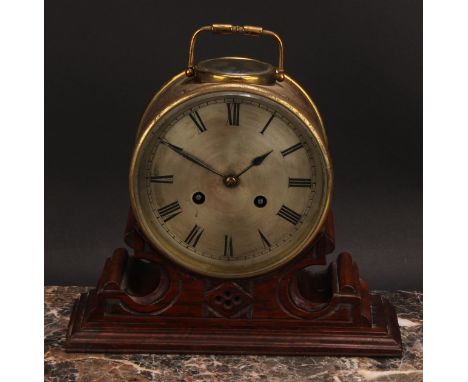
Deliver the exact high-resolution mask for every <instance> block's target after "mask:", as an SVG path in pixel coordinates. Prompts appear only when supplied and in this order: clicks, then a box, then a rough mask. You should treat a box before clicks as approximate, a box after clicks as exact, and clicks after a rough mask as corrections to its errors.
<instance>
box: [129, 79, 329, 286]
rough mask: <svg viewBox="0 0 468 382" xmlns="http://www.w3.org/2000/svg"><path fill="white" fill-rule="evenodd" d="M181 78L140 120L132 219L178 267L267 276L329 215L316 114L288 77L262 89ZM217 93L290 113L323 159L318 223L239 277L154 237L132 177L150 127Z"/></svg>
mask: <svg viewBox="0 0 468 382" xmlns="http://www.w3.org/2000/svg"><path fill="white" fill-rule="evenodd" d="M181 74H182V73H181ZM181 74H179V75H177V76H176V77H174V78H173V79H172V80H170V82H169V85H167V86H166V87H165V90H164V91H162V92H160V93H159V95H158V96H157V97H156V96H155V97H154V98H153V101H152V103H151V104H150V105H149V106H148V108H147V112H146V113H145V115H144V116H143V118H142V121H141V124H140V132H139V136H138V139H137V143H136V145H135V149H134V152H133V156H132V161H131V165H130V174H129V186H130V190H129V191H130V201H131V205H132V210H133V211H134V214H135V217H136V219H137V221H138V222H139V227H140V228H141V230H142V232H143V233H144V234H145V236H146V237H147V238H148V239H149V240H150V241H151V242H152V244H153V245H154V246H155V248H157V249H158V250H159V251H160V252H161V253H164V254H166V255H167V256H168V257H169V258H171V259H172V260H174V261H175V262H176V263H178V264H179V265H181V266H183V267H186V268H188V269H191V270H193V271H195V272H197V273H200V274H203V275H206V276H211V277H217V278H226V277H227V278H244V277H252V276H257V275H259V274H263V273H267V272H270V271H272V270H274V269H277V268H278V267H280V266H281V265H284V264H286V263H287V262H289V261H291V260H292V259H293V258H295V257H296V256H297V255H299V254H300V253H302V252H303V251H304V250H305V249H306V248H307V247H308V246H309V245H310V244H311V243H312V242H313V240H314V239H315V238H316V236H317V235H318V233H319V232H320V231H321V230H322V226H323V224H324V222H325V219H326V217H327V215H328V211H329V208H330V201H331V193H332V187H333V170H332V165H331V160H330V155H329V153H328V148H327V144H326V140H325V138H324V134H323V131H324V129H323V125H322V124H321V121H320V119H319V118H318V116H317V114H316V112H315V110H314V109H312V108H311V107H310V103H309V101H308V100H307V98H306V97H304V96H303V94H302V92H301V90H299V89H298V88H297V87H296V85H295V84H294V83H293V82H292V81H287V79H288V77H287V76H285V81H284V83H283V84H281V85H279V84H276V85H273V86H262V85H251V84H244V83H227V82H225V83H200V82H197V81H196V80H195V79H194V78H193V77H192V78H187V77H185V78H184V76H182V75H181ZM218 92H229V93H232V92H242V93H248V94H251V95H252V96H255V95H258V96H263V97H267V98H269V99H271V100H272V101H274V102H277V103H278V104H280V105H281V106H283V107H284V108H286V109H287V110H289V111H290V112H291V113H292V114H294V115H295V116H296V117H297V118H298V119H299V120H300V121H301V122H302V123H303V124H304V125H305V126H306V127H307V128H308V130H309V131H310V132H311V134H312V135H313V137H314V138H315V141H316V142H317V145H318V147H319V149H320V152H321V155H322V158H323V162H324V171H325V172H326V199H325V201H324V205H323V209H322V213H321V214H320V219H319V220H318V221H317V222H316V224H315V227H314V229H312V230H311V231H310V232H309V233H308V235H307V237H306V238H305V239H304V240H301V242H300V243H297V246H296V247H295V248H294V250H292V251H290V252H289V253H287V254H285V255H284V257H283V258H281V259H280V260H278V261H276V262H270V263H269V264H267V265H265V266H264V267H262V268H261V269H254V270H249V271H243V272H241V271H239V272H238V273H230V274H225V273H223V272H220V271H218V270H216V269H213V268H212V267H210V266H208V265H207V266H202V265H201V264H200V263H199V262H195V261H194V260H192V259H190V258H187V257H186V256H185V255H184V254H183V253H180V252H178V251H177V250H175V249H174V248H173V247H172V245H170V244H169V243H167V242H166V241H164V240H162V239H161V238H160V237H158V236H157V235H155V234H154V232H153V230H152V229H151V227H150V226H149V225H148V223H146V222H145V221H144V220H143V218H142V217H143V211H142V210H141V208H140V206H139V204H138V202H137V195H136V181H137V179H136V175H135V174H136V169H137V159H138V157H139V153H140V151H141V149H142V146H143V143H144V142H145V140H146V138H147V136H148V135H149V134H150V132H151V130H152V129H153V127H154V126H157V125H158V124H159V123H160V122H161V121H162V120H164V118H165V116H166V115H167V114H168V113H169V112H170V111H172V110H173V109H175V108H177V107H179V106H180V105H182V104H184V103H186V102H188V101H190V100H191V99H193V98H195V97H199V96H202V95H208V94H213V93H218Z"/></svg>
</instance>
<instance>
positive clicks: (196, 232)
mask: <svg viewBox="0 0 468 382" xmlns="http://www.w3.org/2000/svg"><path fill="white" fill-rule="evenodd" d="M202 233H203V228H201V227H199V226H197V225H196V224H195V226H194V227H193V228H192V230H191V231H190V233H189V234H188V236H187V238H186V239H185V242H186V243H187V244H188V245H191V246H192V247H194V248H195V247H196V246H197V243H198V240H200V236H201V235H202Z"/></svg>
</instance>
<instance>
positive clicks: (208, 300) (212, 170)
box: [66, 24, 401, 355]
mask: <svg viewBox="0 0 468 382" xmlns="http://www.w3.org/2000/svg"><path fill="white" fill-rule="evenodd" d="M202 32H213V33H218V34H232V33H239V34H245V35H251V36H269V37H271V38H274V39H275V40H276V42H277V43H278V51H279V62H278V65H277V66H273V65H271V64H268V63H265V62H261V61H258V60H254V59H250V58H243V57H221V58H214V59H209V60H205V61H201V62H198V63H197V64H195V59H194V57H195V54H194V50H195V43H196V41H197V38H198V36H199V35H200V33H202ZM332 184H333V173H332V166H331V159H330V154H329V152H328V148H327V137H326V133H325V129H324V126H323V123H322V119H321V117H320V114H319V112H318V110H317V108H316V106H315V105H314V103H313V102H312V100H311V98H310V97H309V95H308V94H307V93H306V91H305V90H304V89H303V88H302V87H301V86H300V85H299V84H297V83H296V82H295V81H294V80H293V79H292V78H291V77H289V76H288V75H287V74H286V73H285V72H284V54H283V42H282V40H281V38H280V37H279V36H278V35H277V34H276V33H274V32H272V31H269V30H265V29H263V28H261V27H253V26H243V27H239V26H233V25H226V24H213V25H210V26H206V27H202V28H200V29H198V30H197V31H196V32H195V33H194V35H193V36H192V39H191V41H190V48H189V60H188V66H187V68H186V69H185V70H184V71H182V72H181V73H180V74H178V75H176V76H175V77H174V78H172V79H171V80H170V81H169V82H167V83H166V85H164V86H163V87H162V88H161V89H160V90H159V91H158V92H157V93H156V95H155V96H154V97H153V99H152V100H151V102H150V104H149V105H148V107H147V109H146V111H145V113H144V115H143V117H142V119H141V122H140V126H139V128H138V131H137V138H136V143H135V148H134V151H133V155H132V159H131V164H130V174H129V191H130V201H131V209H130V213H129V218H128V222H127V228H126V233H125V241H126V243H127V245H128V246H129V247H130V248H131V249H132V250H133V255H132V256H130V255H129V254H128V252H127V250H126V249H124V248H119V249H117V250H116V251H115V252H114V254H113V256H112V257H111V258H109V259H108V260H107V262H106V264H105V267H104V270H103V273H102V275H101V278H100V280H99V282H98V286H97V288H96V289H94V290H92V291H91V292H89V293H87V294H83V295H82V296H81V298H80V299H79V301H77V303H76V304H75V307H74V310H73V312H72V317H71V320H70V325H69V331H68V336H67V343H66V348H67V350H68V351H114V352H115V351H118V352H148V351H152V352H204V353H246V354H247V353H264V354H345V355H346V354H349V355H352V354H366V355H399V354H400V353H401V339H400V333H399V328H398V325H397V322H396V316H395V312H394V310H393V307H392V306H391V305H390V304H389V303H388V301H386V300H385V299H382V298H381V297H380V296H378V295H372V294H369V293H368V288H367V284H366V283H365V281H363V280H361V279H360V278H359V273H358V268H357V266H356V264H354V263H353V261H352V259H351V256H350V255H349V254H348V253H341V254H340V255H339V256H338V259H337V262H336V263H331V264H330V265H329V266H328V267H324V265H326V264H327V262H326V255H327V254H329V253H331V252H332V251H333V250H334V247H335V239H334V229H333V220H332V215H331V211H330V199H331V193H332ZM315 268H317V269H319V270H315Z"/></svg>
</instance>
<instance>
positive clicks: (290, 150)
mask: <svg viewBox="0 0 468 382" xmlns="http://www.w3.org/2000/svg"><path fill="white" fill-rule="evenodd" d="M302 147H303V144H302V143H301V142H299V143H296V144H295V145H294V146H291V147H290V148H288V149H286V150H283V151H281V155H282V156H284V157H285V156H286V155H289V154H291V153H293V152H294V151H296V150H299V149H300V148H302Z"/></svg>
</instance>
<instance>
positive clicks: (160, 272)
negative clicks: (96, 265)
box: [66, 213, 401, 356]
mask: <svg viewBox="0 0 468 382" xmlns="http://www.w3.org/2000/svg"><path fill="white" fill-rule="evenodd" d="M126 243H127V244H128V245H129V246H130V247H131V248H132V249H133V251H134V254H133V256H129V255H128V253H127V251H126V250H125V249H122V248H120V249H117V250H115V252H114V254H113V255H112V257H111V258H109V259H107V261H106V264H105V266H104V270H103V272H102V275H101V278H100V280H99V282H98V285H97V288H96V289H93V290H91V291H90V292H89V293H85V294H82V295H81V297H80V299H79V300H78V301H77V302H76V303H75V306H74V308H73V312H72V315H71V319H70V324H69V328H68V334H67V341H66V350H67V351H84V352H102V351H105V352H159V353H228V354H229V353H230V354H233V353H237V354H249V353H260V354H317V355H318V354H321V355H370V356H398V355H401V338H400V330H399V327H398V324H397V319H396V314H395V311H394V309H393V307H392V306H391V305H390V303H389V302H388V301H387V300H385V299H383V298H381V297H379V296H377V295H372V294H369V293H368V288H367V283H366V282H365V281H363V280H361V279H360V278H359V272H358V267H357V266H356V264H355V263H353V261H352V259H351V255H349V254H347V253H341V254H340V255H339V257H338V260H337V262H336V264H335V263H332V264H331V265H330V266H328V267H327V268H326V269H325V270H324V271H322V272H320V273H312V272H311V271H310V268H309V269H307V267H309V266H311V265H321V266H324V265H326V258H325V256H326V255H327V254H329V253H330V252H332V251H333V250H334V230H333V221H332V217H331V215H330V216H329V218H328V220H327V223H326V224H325V227H324V229H323V232H322V233H321V234H320V235H319V237H318V238H317V239H316V241H315V242H314V244H313V245H312V246H311V247H310V248H309V249H308V250H307V251H305V252H304V253H303V254H302V255H300V256H298V257H297V259H296V260H295V261H294V262H292V263H289V264H288V265H286V266H284V267H282V268H281V269H278V270H276V271H274V272H271V273H269V274H267V275H262V276H261V277H255V278H249V279H240V280H221V279H212V278H208V277H203V276H199V275H196V274H192V273H190V272H188V271H186V270H184V269H182V268H179V267H177V266H176V265H174V264H173V263H171V262H169V261H168V260H167V259H166V258H165V257H164V256H161V255H159V254H158V253H156V252H155V251H154V250H153V249H152V248H150V247H149V245H148V243H147V242H146V240H145V239H144V238H143V236H142V235H141V234H140V233H139V232H138V229H137V228H136V224H135V221H134V217H133V215H132V214H131V213H130V216H129V221H128V225H127V232H126Z"/></svg>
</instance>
